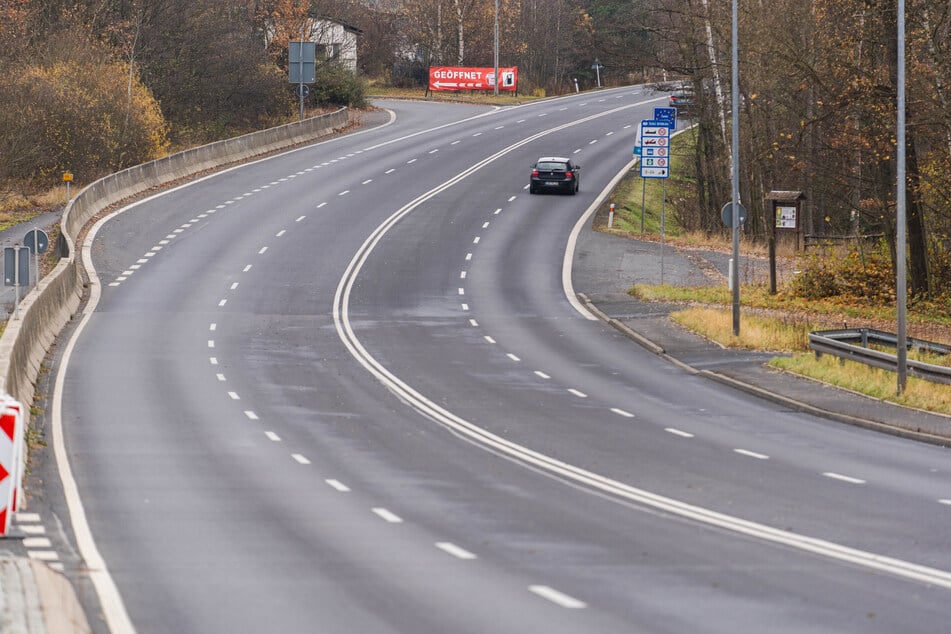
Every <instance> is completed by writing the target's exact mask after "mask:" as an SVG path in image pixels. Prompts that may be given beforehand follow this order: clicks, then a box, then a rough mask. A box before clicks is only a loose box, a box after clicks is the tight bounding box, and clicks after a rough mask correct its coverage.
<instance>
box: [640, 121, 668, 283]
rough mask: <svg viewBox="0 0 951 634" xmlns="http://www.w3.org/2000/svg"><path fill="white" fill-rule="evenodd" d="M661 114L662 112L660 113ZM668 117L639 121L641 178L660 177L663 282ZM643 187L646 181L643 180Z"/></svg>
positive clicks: (642, 214) (642, 205)
mask: <svg viewBox="0 0 951 634" xmlns="http://www.w3.org/2000/svg"><path fill="white" fill-rule="evenodd" d="M662 114H663V113H662ZM670 123H671V121H670V120H669V119H660V120H658V119H651V120H645V121H641V125H640V149H641V160H640V164H641V178H642V179H648V178H660V179H662V180H663V181H664V183H663V195H662V197H661V203H660V283H661V284H663V283H664V239H665V235H664V234H665V233H666V212H667V208H666V207H667V179H668V178H670V131H671V127H670ZM644 189H645V190H646V189H647V181H646V180H644ZM644 196H645V192H641V233H643V232H644Z"/></svg>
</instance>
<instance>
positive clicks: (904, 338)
mask: <svg viewBox="0 0 951 634" xmlns="http://www.w3.org/2000/svg"><path fill="white" fill-rule="evenodd" d="M905 124H906V122H905V0H898V130H897V135H896V136H897V137H898V153H897V156H896V159H897V162H898V179H897V180H898V185H897V192H896V201H895V203H896V204H895V207H896V209H895V211H896V216H897V217H896V218H895V224H896V227H895V228H896V237H895V239H896V245H895V259H896V260H897V262H896V274H895V277H896V282H897V289H896V294H897V295H898V297H897V300H898V306H897V311H898V323H897V331H898V332H897V340H896V342H895V348H896V350H895V352H896V353H897V355H898V394H901V393H902V392H904V391H905V384H906V382H907V380H908V332H907V323H906V315H905V314H906V311H907V309H908V306H907V303H908V290H907V285H908V279H907V260H906V257H907V255H906V252H907V244H906V242H905V240H906V231H907V227H906V225H905V222H906V215H907V210H906V205H907V202H906V193H905V192H906V187H907V181H906V160H907V159H906V147H905V136H906V130H905Z"/></svg>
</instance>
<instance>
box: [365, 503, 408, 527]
mask: <svg viewBox="0 0 951 634" xmlns="http://www.w3.org/2000/svg"><path fill="white" fill-rule="evenodd" d="M372 510H373V512H374V513H376V514H377V515H378V516H379V517H380V518H381V519H383V521H385V522H389V523H390V524H400V523H402V521H403V519H402V518H401V517H400V516H398V515H396V514H395V513H392V512H390V511H388V510H386V509H384V508H379V507H378V508H374V509H372Z"/></svg>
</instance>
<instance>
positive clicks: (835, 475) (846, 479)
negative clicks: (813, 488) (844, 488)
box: [822, 471, 865, 484]
mask: <svg viewBox="0 0 951 634" xmlns="http://www.w3.org/2000/svg"><path fill="white" fill-rule="evenodd" d="M822 475H824V476H825V477H827V478H832V479H833V480H840V481H842V482H848V483H849V484H865V480H860V479H858V478H853V477H851V476H847V475H842V474H841V473H834V472H832V471H826V472H825V473H823V474H822Z"/></svg>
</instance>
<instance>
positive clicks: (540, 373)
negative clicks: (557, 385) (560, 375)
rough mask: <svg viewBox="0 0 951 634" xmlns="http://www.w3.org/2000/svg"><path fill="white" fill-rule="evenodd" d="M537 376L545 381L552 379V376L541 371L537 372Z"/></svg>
mask: <svg viewBox="0 0 951 634" xmlns="http://www.w3.org/2000/svg"><path fill="white" fill-rule="evenodd" d="M535 376H538V377H541V378H543V379H545V380H546V381H547V380H549V379H551V375H550V374H545V373H544V372H542V371H541V370H535Z"/></svg>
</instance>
